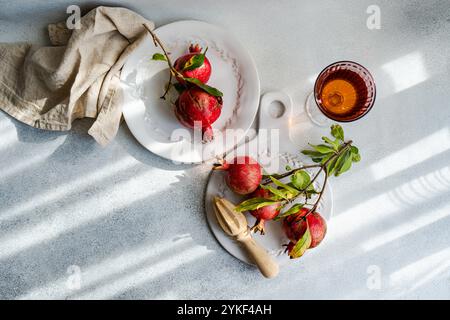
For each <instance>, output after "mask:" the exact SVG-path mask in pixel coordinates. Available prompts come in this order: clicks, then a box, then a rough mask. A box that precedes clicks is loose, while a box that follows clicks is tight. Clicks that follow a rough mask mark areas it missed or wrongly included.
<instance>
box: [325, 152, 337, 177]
mask: <svg viewBox="0 0 450 320" xmlns="http://www.w3.org/2000/svg"><path fill="white" fill-rule="evenodd" d="M336 162H337V157H335V158H334V159H333V160H331V161H330V162H328V164H327V167H326V170H327V175H328V176H331V175H332V174H333V173H334V170H335V169H336Z"/></svg>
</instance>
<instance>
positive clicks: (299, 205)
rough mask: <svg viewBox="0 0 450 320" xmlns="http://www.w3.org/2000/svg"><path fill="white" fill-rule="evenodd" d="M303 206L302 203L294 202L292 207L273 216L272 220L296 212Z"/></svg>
mask: <svg viewBox="0 0 450 320" xmlns="http://www.w3.org/2000/svg"><path fill="white" fill-rule="evenodd" d="M303 206H304V204H303V203H296V204H294V205H293V206H292V207H290V208H289V209H288V210H287V211H285V212H283V213H282V214H280V215H278V216H277V217H275V218H274V219H273V220H274V221H278V220H281V219H283V218H286V217H287V216H290V215H292V214H296V213H297V212H298V211H299V210H300V209H301V208H303Z"/></svg>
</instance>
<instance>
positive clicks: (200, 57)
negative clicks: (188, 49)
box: [182, 48, 208, 71]
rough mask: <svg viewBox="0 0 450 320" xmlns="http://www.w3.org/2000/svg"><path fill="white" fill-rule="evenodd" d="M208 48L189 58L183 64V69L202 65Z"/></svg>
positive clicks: (191, 68)
mask: <svg viewBox="0 0 450 320" xmlns="http://www.w3.org/2000/svg"><path fill="white" fill-rule="evenodd" d="M206 50H208V48H206ZM206 50H205V52H204V53H199V54H196V55H193V56H192V57H191V58H190V59H189V60H187V61H186V62H185V64H184V66H183V70H182V71H189V70H194V69H197V68H199V67H201V66H202V65H203V63H204V62H205V53H206Z"/></svg>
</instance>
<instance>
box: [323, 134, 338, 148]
mask: <svg viewBox="0 0 450 320" xmlns="http://www.w3.org/2000/svg"><path fill="white" fill-rule="evenodd" d="M322 140H323V141H325V142H326V143H328V144H329V145H330V146H331V147H332V148H333V150H334V151H338V150H339V146H340V143H339V140H338V139H336V140H334V141H333V140H331V139H330V138H328V137H322Z"/></svg>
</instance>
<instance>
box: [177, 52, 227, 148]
mask: <svg viewBox="0 0 450 320" xmlns="http://www.w3.org/2000/svg"><path fill="white" fill-rule="evenodd" d="M205 54H206V50H205V51H204V52H202V48H201V47H200V46H199V45H191V46H190V47H189V52H188V53H187V54H185V55H183V56H181V57H179V58H178V59H177V60H176V61H175V63H174V65H173V68H174V70H175V71H173V70H171V72H173V73H174V75H175V78H176V79H177V81H178V85H177V86H176V88H177V90H178V92H179V97H178V99H177V100H176V102H175V115H176V117H177V119H178V121H180V123H181V124H182V125H184V126H185V127H188V128H194V127H196V126H198V127H201V129H202V137H203V141H205V142H206V141H211V140H212V139H213V138H214V136H213V132H212V128H211V125H212V124H213V123H214V122H215V121H216V120H217V119H218V118H219V116H220V113H221V111H222V105H223V101H222V93H221V92H220V91H219V90H217V89H215V88H212V87H209V86H208V85H206V83H207V82H208V80H209V78H210V76H211V70H212V68H211V63H210V62H209V60H208V58H207V57H206V55H205Z"/></svg>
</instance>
